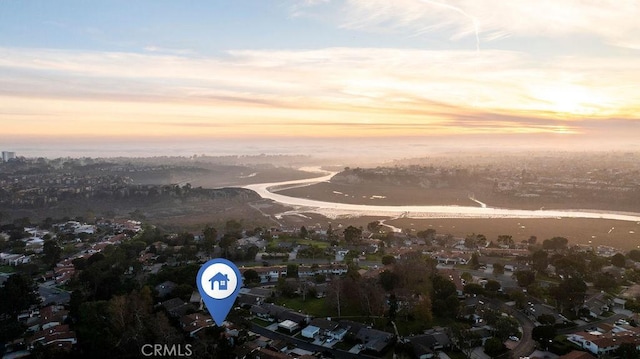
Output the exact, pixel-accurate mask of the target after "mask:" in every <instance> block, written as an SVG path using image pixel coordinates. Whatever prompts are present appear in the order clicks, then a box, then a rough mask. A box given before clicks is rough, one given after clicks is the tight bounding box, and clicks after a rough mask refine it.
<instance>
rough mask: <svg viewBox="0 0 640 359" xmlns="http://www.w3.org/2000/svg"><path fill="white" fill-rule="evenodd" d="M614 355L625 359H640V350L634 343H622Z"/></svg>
mask: <svg viewBox="0 0 640 359" xmlns="http://www.w3.org/2000/svg"><path fill="white" fill-rule="evenodd" d="M614 354H615V356H616V357H618V358H623V359H640V350H638V348H637V347H636V345H635V344H632V343H622V344H620V346H619V347H618V349H616V350H615V351H614Z"/></svg>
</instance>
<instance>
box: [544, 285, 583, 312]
mask: <svg viewBox="0 0 640 359" xmlns="http://www.w3.org/2000/svg"><path fill="white" fill-rule="evenodd" d="M586 292H587V285H586V284H585V283H584V281H583V280H582V279H580V278H577V277H571V278H567V279H565V280H563V281H562V282H560V284H558V285H557V286H555V287H552V288H551V294H552V295H553V296H554V297H555V298H556V301H558V304H559V306H560V307H564V308H566V309H569V310H576V312H577V311H578V309H580V307H581V306H582V304H583V303H584V296H585V293H586Z"/></svg>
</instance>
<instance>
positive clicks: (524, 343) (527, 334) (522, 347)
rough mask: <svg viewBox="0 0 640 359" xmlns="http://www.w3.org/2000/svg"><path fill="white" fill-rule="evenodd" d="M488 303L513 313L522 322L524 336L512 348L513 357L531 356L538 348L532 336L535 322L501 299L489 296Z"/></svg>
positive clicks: (504, 311)
mask: <svg viewBox="0 0 640 359" xmlns="http://www.w3.org/2000/svg"><path fill="white" fill-rule="evenodd" d="M486 301H487V303H489V304H490V305H491V306H492V307H494V308H495V309H498V310H500V311H501V312H503V313H507V314H510V315H512V316H513V317H514V318H515V319H516V320H517V321H518V323H519V324H520V327H521V328H522V338H521V339H520V341H519V342H518V345H516V346H515V348H513V349H512V350H511V357H512V358H520V357H526V356H529V354H531V353H533V351H534V350H535V349H536V342H535V340H533V339H532V338H531V332H532V331H533V327H534V326H535V325H534V323H533V322H532V321H531V319H529V317H527V316H526V315H524V314H523V313H522V312H520V311H518V310H515V309H514V308H512V307H510V306H508V305H506V304H504V303H503V302H501V301H500V300H497V299H493V298H487V299H486Z"/></svg>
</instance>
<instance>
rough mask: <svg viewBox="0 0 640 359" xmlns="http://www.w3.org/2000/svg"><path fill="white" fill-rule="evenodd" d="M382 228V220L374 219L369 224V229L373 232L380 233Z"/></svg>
mask: <svg viewBox="0 0 640 359" xmlns="http://www.w3.org/2000/svg"><path fill="white" fill-rule="evenodd" d="M380 229H382V225H380V221H373V222H369V223H368V224H367V230H368V231H369V232H371V233H379V232H380Z"/></svg>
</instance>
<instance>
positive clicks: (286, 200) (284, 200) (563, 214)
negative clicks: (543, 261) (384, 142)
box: [244, 173, 640, 223]
mask: <svg viewBox="0 0 640 359" xmlns="http://www.w3.org/2000/svg"><path fill="white" fill-rule="evenodd" d="M334 174H335V173H329V174H327V175H323V176H321V177H316V178H310V179H303V180H294V181H284V182H274V183H259V184H252V185H247V186H244V188H246V189H250V190H252V191H255V192H256V193H258V195H260V196H261V197H262V198H265V199H270V200H273V201H275V202H277V203H280V204H283V205H287V206H291V207H294V208H295V210H296V211H298V212H309V213H318V214H322V215H324V216H327V217H330V218H336V217H338V216H353V217H357V216H382V217H405V218H592V219H612V220H618V221H629V222H639V223H640V213H628V212H613V211H595V210H581V209H576V210H571V209H566V210H523V209H507V208H493V207H489V206H486V207H482V206H478V207H469V206H389V205H365V204H348V203H338V202H326V201H319V200H313V199H308V198H298V197H290V196H285V195H282V194H279V193H277V191H278V190H283V189H288V188H295V187H302V186H310V185H313V184H316V183H321V182H327V181H329V180H330V179H331V177H333V175H334Z"/></svg>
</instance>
